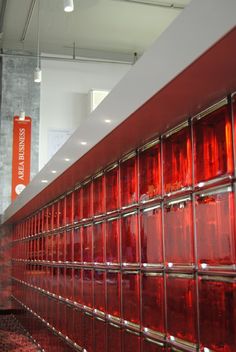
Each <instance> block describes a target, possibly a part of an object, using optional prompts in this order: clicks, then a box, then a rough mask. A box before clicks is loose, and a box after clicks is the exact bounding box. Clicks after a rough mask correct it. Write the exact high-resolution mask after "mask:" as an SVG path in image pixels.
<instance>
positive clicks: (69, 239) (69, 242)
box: [65, 229, 74, 262]
mask: <svg viewBox="0 0 236 352" xmlns="http://www.w3.org/2000/svg"><path fill="white" fill-rule="evenodd" d="M65 236H66V239H65V245H66V249H65V252H66V261H67V262H73V261H74V253H73V252H74V250H73V230H71V229H70V230H68V231H66V232H65Z"/></svg>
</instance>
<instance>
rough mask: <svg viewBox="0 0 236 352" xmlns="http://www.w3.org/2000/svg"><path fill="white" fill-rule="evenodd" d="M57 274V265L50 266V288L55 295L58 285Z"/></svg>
mask: <svg viewBox="0 0 236 352" xmlns="http://www.w3.org/2000/svg"><path fill="white" fill-rule="evenodd" d="M44 275H45V271H44ZM58 275H59V270H58V268H57V267H53V268H52V285H51V289H52V293H54V294H55V295H58V292H59V291H58V285H59V277H58ZM44 287H45V286H44ZM44 287H43V288H44Z"/></svg>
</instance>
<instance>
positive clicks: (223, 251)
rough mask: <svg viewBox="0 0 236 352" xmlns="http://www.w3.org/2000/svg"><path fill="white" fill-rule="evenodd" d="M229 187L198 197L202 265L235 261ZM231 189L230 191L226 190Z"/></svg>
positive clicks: (218, 264) (197, 208) (197, 227)
mask: <svg viewBox="0 0 236 352" xmlns="http://www.w3.org/2000/svg"><path fill="white" fill-rule="evenodd" d="M230 189H231V188H230V187H228V188H224V189H222V190H221V191H218V193H217V192H216V193H211V192H210V193H205V194H202V195H201V194H199V195H198V196H197V197H196V233H197V236H196V237H197V253H198V264H199V265H204V264H207V265H211V266H220V265H232V264H235V263H236V261H235V227H234V214H235V208H234V194H233V192H229V191H230ZM227 190H228V191H227Z"/></svg>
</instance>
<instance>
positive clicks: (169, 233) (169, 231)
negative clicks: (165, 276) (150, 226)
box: [164, 197, 194, 267]
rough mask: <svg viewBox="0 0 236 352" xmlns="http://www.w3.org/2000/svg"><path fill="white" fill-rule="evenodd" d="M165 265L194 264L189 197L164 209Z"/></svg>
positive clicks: (190, 202)
mask: <svg viewBox="0 0 236 352" xmlns="http://www.w3.org/2000/svg"><path fill="white" fill-rule="evenodd" d="M164 234H165V259H166V264H167V265H168V266H169V267H171V266H173V265H184V266H187V265H193V264H194V236H193V209H192V201H191V198H190V197H186V198H182V199H177V200H174V201H172V202H169V203H167V204H166V205H165V207H164Z"/></svg>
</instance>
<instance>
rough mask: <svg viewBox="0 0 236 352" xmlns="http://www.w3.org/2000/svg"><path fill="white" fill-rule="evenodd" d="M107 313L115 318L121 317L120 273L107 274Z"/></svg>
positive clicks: (109, 272)
mask: <svg viewBox="0 0 236 352" xmlns="http://www.w3.org/2000/svg"><path fill="white" fill-rule="evenodd" d="M106 285H107V312H108V314H110V315H113V316H114V317H118V318H119V317H120V316H121V300H120V298H121V296H120V272H119V271H108V272H107V279H106Z"/></svg>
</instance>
